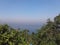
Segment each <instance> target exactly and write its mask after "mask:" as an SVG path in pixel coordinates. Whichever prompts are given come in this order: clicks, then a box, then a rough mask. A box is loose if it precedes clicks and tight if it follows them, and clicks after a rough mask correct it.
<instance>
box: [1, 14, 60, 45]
mask: <svg viewBox="0 0 60 45" xmlns="http://www.w3.org/2000/svg"><path fill="white" fill-rule="evenodd" d="M28 32H29V30H27V29H25V30H23V31H21V30H20V29H14V28H11V27H10V26H8V25H7V24H5V25H0V45H30V44H32V45H60V14H59V15H58V16H56V17H55V18H54V21H51V20H50V19H48V21H47V24H46V25H44V26H43V27H42V28H41V29H39V30H38V31H37V33H34V32H33V33H32V34H29V33H28Z"/></svg>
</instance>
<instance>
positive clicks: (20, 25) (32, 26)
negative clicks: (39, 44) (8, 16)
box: [0, 22, 44, 33]
mask: <svg viewBox="0 0 60 45" xmlns="http://www.w3.org/2000/svg"><path fill="white" fill-rule="evenodd" d="M0 24H8V25H9V26H11V27H13V28H15V29H18V28H20V29H21V30H24V29H28V30H29V32H30V33H31V32H37V30H38V29H40V28H41V27H42V26H43V25H44V23H40V22H39V23H10V22H9V23H4V22H2V23H0Z"/></svg>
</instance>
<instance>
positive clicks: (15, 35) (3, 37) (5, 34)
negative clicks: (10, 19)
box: [0, 25, 29, 45]
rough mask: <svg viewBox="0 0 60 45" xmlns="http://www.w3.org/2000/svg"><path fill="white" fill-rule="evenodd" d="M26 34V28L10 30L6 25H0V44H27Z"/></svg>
mask: <svg viewBox="0 0 60 45" xmlns="http://www.w3.org/2000/svg"><path fill="white" fill-rule="evenodd" d="M26 35H27V36H28V32H27V31H26V30H25V31H18V30H16V29H14V30H12V29H10V27H9V26H8V25H0V45H29V41H28V40H27V39H28V37H27V36H26Z"/></svg>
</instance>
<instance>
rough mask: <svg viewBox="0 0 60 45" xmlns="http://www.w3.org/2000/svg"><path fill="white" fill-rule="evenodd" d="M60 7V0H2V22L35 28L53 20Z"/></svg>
mask: <svg viewBox="0 0 60 45" xmlns="http://www.w3.org/2000/svg"><path fill="white" fill-rule="evenodd" d="M59 8H60V0H0V23H2V24H4V23H6V24H10V25H11V26H13V27H18V28H19V27H21V28H27V29H30V30H35V29H36V28H39V27H40V26H41V25H42V24H44V23H45V22H46V21H47V19H48V18H50V19H51V20H53V18H54V17H55V16H56V15H58V14H59V13H60V9H59ZM16 25H17V26H16ZM33 27H34V28H33ZM32 28H33V29H32Z"/></svg>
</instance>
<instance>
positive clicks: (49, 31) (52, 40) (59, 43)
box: [32, 15, 60, 45]
mask: <svg viewBox="0 0 60 45" xmlns="http://www.w3.org/2000/svg"><path fill="white" fill-rule="evenodd" d="M58 25H60V15H59V16H56V17H55V19H54V22H52V21H51V20H50V19H48V21H47V24H46V25H45V26H43V27H42V28H41V29H39V30H38V33H36V34H34V35H33V38H32V40H34V41H32V42H33V45H60V30H58V28H57V27H58ZM59 29H60V27H59Z"/></svg>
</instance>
